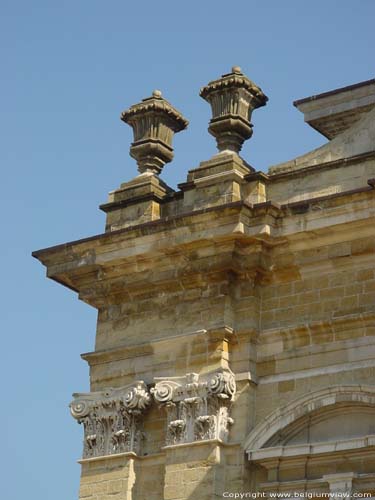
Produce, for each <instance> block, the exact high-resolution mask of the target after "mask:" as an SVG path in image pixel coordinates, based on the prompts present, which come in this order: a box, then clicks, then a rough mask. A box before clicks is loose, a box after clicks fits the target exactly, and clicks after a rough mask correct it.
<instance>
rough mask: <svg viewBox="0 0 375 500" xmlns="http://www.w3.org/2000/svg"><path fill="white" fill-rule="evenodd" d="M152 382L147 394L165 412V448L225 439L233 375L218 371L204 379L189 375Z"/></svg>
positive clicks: (231, 396)
mask: <svg viewBox="0 0 375 500" xmlns="http://www.w3.org/2000/svg"><path fill="white" fill-rule="evenodd" d="M156 380H157V381H156V385H155V387H154V389H151V392H152V394H153V396H154V398H155V401H156V402H157V403H159V405H160V406H162V407H164V408H165V410H166V413H167V436H166V444H167V445H173V444H179V443H190V442H193V441H199V440H205V439H220V440H222V441H226V440H227V438H228V433H229V426H230V425H231V424H232V423H233V420H232V418H231V417H230V416H229V411H230V407H231V403H232V400H233V397H234V395H235V392H236V384H235V380H234V375H233V373H231V372H229V371H218V372H214V373H212V374H209V375H208V376H206V377H199V376H198V375H197V374H196V373H189V374H187V375H186V376H185V377H173V379H169V380H160V379H156Z"/></svg>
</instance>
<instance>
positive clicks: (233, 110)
mask: <svg viewBox="0 0 375 500" xmlns="http://www.w3.org/2000/svg"><path fill="white" fill-rule="evenodd" d="M200 96H201V97H202V98H203V99H205V100H206V101H207V102H209V103H210V105H211V109H212V119H211V121H210V125H209V127H208V131H209V132H210V134H211V135H213V136H214V137H215V138H216V142H217V148H218V150H219V151H220V152H221V151H227V150H229V151H234V152H235V153H238V152H239V151H240V150H241V148H242V144H243V142H244V141H245V140H246V139H249V138H250V137H251V136H252V134H253V130H252V129H253V126H252V124H251V121H250V120H251V114H252V112H253V110H254V109H256V108H259V107H261V106H265V104H266V102H267V101H268V97H267V96H265V95H264V94H263V92H262V90H261V89H260V88H259V87H258V86H257V85H255V83H254V82H252V81H251V80H250V79H249V78H247V77H246V76H245V75H244V74H243V73H242V72H241V68H239V67H238V66H234V67H233V68H232V72H231V73H229V74H227V75H223V76H222V77H221V78H220V79H218V80H214V81H212V82H210V83H209V84H208V85H207V86H206V87H203V88H202V89H201V91H200Z"/></svg>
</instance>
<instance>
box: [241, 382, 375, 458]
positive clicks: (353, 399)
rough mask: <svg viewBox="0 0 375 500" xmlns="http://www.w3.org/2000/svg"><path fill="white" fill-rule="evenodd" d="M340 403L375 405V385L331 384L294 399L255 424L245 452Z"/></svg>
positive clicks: (245, 442) (257, 448)
mask: <svg viewBox="0 0 375 500" xmlns="http://www.w3.org/2000/svg"><path fill="white" fill-rule="evenodd" d="M338 403H349V404H350V403H353V404H358V403H359V404H363V405H368V406H374V407H375V386H371V385H359V384H355V385H354V384H353V385H337V386H330V387H326V388H323V389H320V390H318V391H316V392H313V393H309V394H308V395H305V396H303V397H300V398H298V399H295V400H293V401H292V402H290V403H289V404H287V405H286V406H284V407H282V408H279V409H277V410H276V411H274V412H273V413H271V414H270V415H268V416H267V417H266V418H265V419H264V420H262V422H261V423H260V424H258V425H257V426H255V427H254V429H253V430H252V431H251V432H250V434H249V435H248V436H247V437H246V439H245V441H244V449H245V451H246V453H248V454H250V453H251V452H252V451H255V450H259V449H261V448H262V447H263V446H264V445H265V444H266V443H267V442H268V441H269V440H270V439H271V438H272V437H273V436H274V435H275V434H276V433H277V432H279V431H281V430H282V429H284V428H285V427H287V426H288V425H290V424H292V423H293V422H295V421H296V420H298V419H299V418H301V417H303V416H306V415H308V414H310V413H312V412H314V411H316V410H320V409H323V408H327V409H328V407H332V406H333V405H335V404H338Z"/></svg>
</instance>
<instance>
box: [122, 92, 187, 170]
mask: <svg viewBox="0 0 375 500" xmlns="http://www.w3.org/2000/svg"><path fill="white" fill-rule="evenodd" d="M121 120H122V121H124V122H125V123H127V124H129V125H130V126H131V127H132V129H133V133H134V142H133V143H132V145H131V148H130V155H131V156H132V157H133V158H134V159H135V160H136V161H137V164H138V170H139V172H140V173H141V174H143V173H145V172H151V173H153V174H157V175H158V174H160V172H161V171H162V169H163V167H164V165H165V164H166V163H168V162H170V161H172V159H173V148H172V139H173V134H174V133H176V132H180V131H181V130H184V129H185V128H186V127H187V126H188V123H189V122H188V121H187V120H186V119H185V118H184V117H183V116H182V114H181V113H180V112H179V111H177V110H176V109H175V108H174V107H173V106H172V105H171V104H170V103H169V102H168V101H167V100H165V99H164V98H163V97H162V94H161V92H160V90H154V92H153V94H152V96H151V97H148V98H146V99H143V100H142V101H141V102H140V103H138V104H134V105H133V106H131V107H130V108H129V109H128V110H126V111H124V112H123V113H122V114H121Z"/></svg>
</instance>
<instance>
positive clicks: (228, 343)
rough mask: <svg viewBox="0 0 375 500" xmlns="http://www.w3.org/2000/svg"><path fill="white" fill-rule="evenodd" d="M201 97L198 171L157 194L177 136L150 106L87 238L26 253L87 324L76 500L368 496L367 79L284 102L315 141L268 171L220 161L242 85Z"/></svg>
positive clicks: (372, 300)
mask: <svg viewBox="0 0 375 500" xmlns="http://www.w3.org/2000/svg"><path fill="white" fill-rule="evenodd" d="M200 95H201V97H202V98H203V99H205V100H206V101H207V102H208V103H209V104H210V106H211V109H212V119H211V120H210V124H209V132H210V134H211V135H213V136H214V138H215V140H216V143H217V147H218V153H217V154H215V155H214V156H213V157H212V158H210V159H208V160H207V159H206V160H205V161H203V162H202V163H201V164H200V165H199V166H198V167H196V168H193V169H191V170H190V171H189V172H188V174H187V179H186V181H185V182H182V183H181V184H180V185H179V189H178V190H177V191H174V190H173V189H172V188H170V187H169V186H168V185H167V184H166V183H165V182H164V181H163V180H162V179H161V177H160V175H161V173H162V169H163V166H164V164H165V163H167V162H170V161H171V160H172V159H173V146H172V144H173V135H174V133H177V132H179V131H182V130H183V129H185V128H186V127H187V125H188V122H187V120H186V119H185V118H184V117H183V115H182V114H181V113H180V112H179V111H177V110H176V108H174V107H173V106H172V105H171V104H170V103H169V102H168V101H167V100H166V99H164V98H163V96H162V94H161V92H160V91H154V92H153V94H152V96H151V97H149V98H147V99H144V100H143V101H141V102H140V103H138V104H136V105H134V106H131V107H130V108H129V109H128V110H127V111H125V112H124V113H123V114H122V120H123V121H124V122H125V123H127V124H129V125H130V126H131V127H132V129H133V132H134V142H133V144H132V145H131V149H130V154H131V156H132V157H133V158H135V159H136V161H137V164H138V169H139V175H137V176H136V177H135V178H134V179H132V180H130V181H128V182H125V183H123V184H121V186H120V187H119V188H118V189H116V190H114V191H112V192H111V193H110V194H109V199H108V202H107V203H105V204H103V205H102V206H101V208H102V210H104V211H105V213H106V214H107V220H106V228H105V232H104V233H103V234H99V235H96V236H93V237H89V238H86V239H82V240H79V241H74V242H70V243H66V244H63V245H59V246H56V247H51V248H47V249H44V250H39V251H37V252H34V254H33V255H34V257H36V258H37V259H39V260H40V261H41V262H42V263H43V264H44V265H45V266H46V267H47V273H48V277H49V278H51V279H54V280H55V281H57V282H59V283H61V284H63V285H65V286H67V287H69V288H70V289H72V290H73V291H76V292H77V293H78V295H79V298H80V299H81V300H83V301H85V302H86V303H87V304H89V305H91V306H92V307H95V308H96V309H97V310H98V322H97V332H96V342H95V348H94V350H93V351H92V352H87V353H85V354H83V355H82V358H83V359H84V360H85V361H86V362H87V363H88V364H89V367H90V392H89V393H86V394H82V393H77V394H74V398H73V401H72V403H71V405H70V408H71V413H72V415H73V417H74V418H75V419H76V420H77V421H78V423H80V424H81V425H82V428H83V429H82V430H83V456H82V459H81V460H79V462H80V463H81V486H80V491H79V499H80V500H146V499H147V500H195V499H199V500H213V499H220V498H223V494H224V492H226V494H228V493H241V492H243V493H245V492H253V493H257V492H259V493H265V494H266V495H269V494H270V493H274V492H284V493H288V492H289V493H294V494H295V495H297V494H299V493H302V492H304V493H310V494H312V495H313V494H314V495H318V494H322V493H332V494H338V493H340V492H341V493H342V492H346V493H356V495H357V496H358V495H360V494H364V493H370V494H371V495H373V496H375V424H374V422H375V274H374V273H375V271H374V269H375V231H374V222H375V220H374V217H375V196H374V194H375V193H374V185H375V183H374V178H375V150H374V145H375V100H374V81H373V80H369V81H367V82H361V83H359V84H356V85H354V86H350V87H346V88H344V89H338V90H336V91H331V92H328V93H325V94H322V95H320V96H319V95H318V96H314V97H313V98H308V99H305V100H302V101H297V102H296V106H297V107H298V108H299V109H300V110H301V111H302V112H304V113H305V116H306V121H307V122H308V123H309V124H311V125H312V126H313V127H315V128H316V129H317V130H319V131H321V133H323V134H324V135H325V136H327V137H328V139H329V141H328V142H327V144H325V145H324V146H323V147H322V148H319V149H318V150H315V151H312V152H309V153H307V154H306V155H303V156H302V157H299V158H296V159H293V160H291V161H289V162H286V163H283V164H280V165H277V166H273V167H272V168H271V169H270V170H269V172H268V173H263V172H258V171H256V170H255V169H254V168H253V167H251V166H250V165H249V164H248V163H247V162H246V161H245V160H244V159H243V158H242V157H241V156H240V155H239V152H240V150H241V147H242V144H243V142H244V141H245V140H247V139H249V138H250V137H251V136H252V134H253V125H252V123H251V121H250V120H251V118H252V115H253V112H254V111H255V110H256V109H258V108H260V107H262V106H264V105H265V104H266V103H267V100H268V98H267V97H266V96H265V94H264V93H263V91H262V90H261V89H260V87H258V86H257V85H256V84H255V83H254V82H252V81H251V80H250V79H249V78H247V77H246V76H245V75H244V74H243V73H242V71H241V69H240V68H239V67H234V68H233V69H232V71H231V72H230V73H228V74H225V75H223V76H222V77H221V78H219V79H217V80H214V81H212V82H210V83H209V84H208V85H207V86H205V87H203V88H202V89H201V92H200ZM270 140H272V138H270ZM228 498H230V497H228Z"/></svg>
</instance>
